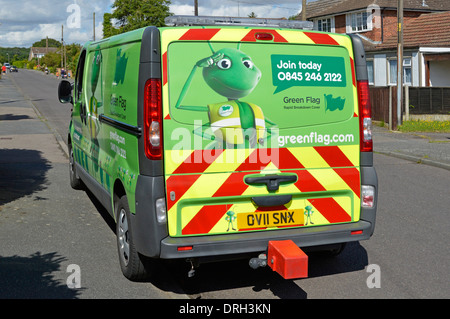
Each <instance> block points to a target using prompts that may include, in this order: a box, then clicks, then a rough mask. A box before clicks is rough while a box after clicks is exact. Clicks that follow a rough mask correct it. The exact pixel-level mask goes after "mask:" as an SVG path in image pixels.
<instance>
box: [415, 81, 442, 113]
mask: <svg viewBox="0 0 450 319" xmlns="http://www.w3.org/2000/svg"><path fill="white" fill-rule="evenodd" d="M409 113H410V114H450V88H448V87H445V88H444V87H426V88H417V87H410V88H409Z"/></svg>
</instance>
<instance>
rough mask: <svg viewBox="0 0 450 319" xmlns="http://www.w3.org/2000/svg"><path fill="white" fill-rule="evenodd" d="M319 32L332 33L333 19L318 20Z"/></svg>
mask: <svg viewBox="0 0 450 319" xmlns="http://www.w3.org/2000/svg"><path fill="white" fill-rule="evenodd" d="M317 30H318V31H324V32H331V18H327V19H319V20H317Z"/></svg>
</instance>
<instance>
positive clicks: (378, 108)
mask: <svg viewBox="0 0 450 319" xmlns="http://www.w3.org/2000/svg"><path fill="white" fill-rule="evenodd" d="M406 90H408V91H406ZM403 97H404V101H405V105H409V114H450V87H420V88H419V87H406V88H405V94H404V95H403ZM370 102H371V104H372V119H373V120H375V121H384V122H385V123H391V121H390V119H392V128H393V129H394V130H395V129H396V128H397V87H396V86H389V87H371V88H370ZM389 110H391V114H389ZM402 112H405V106H404V105H403V106H402Z"/></svg>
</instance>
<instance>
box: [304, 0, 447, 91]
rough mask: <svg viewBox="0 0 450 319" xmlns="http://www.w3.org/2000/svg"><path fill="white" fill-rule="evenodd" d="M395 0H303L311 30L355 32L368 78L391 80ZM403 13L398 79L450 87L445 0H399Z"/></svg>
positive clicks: (384, 82)
mask: <svg viewBox="0 0 450 319" xmlns="http://www.w3.org/2000/svg"><path fill="white" fill-rule="evenodd" d="M397 2H398V1H397V0H316V1H310V2H309V3H307V5H306V15H307V19H308V20H310V21H313V22H314V29H316V30H319V31H326V32H336V33H354V34H357V35H359V36H360V37H361V38H362V40H363V42H364V46H365V49H366V57H367V63H368V71H369V78H370V79H369V80H370V83H371V84H372V85H375V86H388V85H396V82H397V73H396V69H397ZM403 16H404V18H403V22H404V24H403V27H404V29H403V30H404V35H403V39H404V60H403V69H404V71H403V74H404V76H403V77H404V83H405V84H407V85H410V86H416V87H424V86H450V77H449V76H448V74H450V1H449V0H404V11H403ZM299 17H301V14H300V15H299Z"/></svg>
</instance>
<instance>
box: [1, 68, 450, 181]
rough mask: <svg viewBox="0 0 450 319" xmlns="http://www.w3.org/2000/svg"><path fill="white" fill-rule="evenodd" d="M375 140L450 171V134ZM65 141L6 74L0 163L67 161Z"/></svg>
mask: <svg viewBox="0 0 450 319" xmlns="http://www.w3.org/2000/svg"><path fill="white" fill-rule="evenodd" d="M373 139H374V152H375V153H380V154H384V155H389V156H394V157H398V158H402V159H405V160H409V161H413V162H416V163H419V164H426V165H432V166H436V167H440V168H443V169H447V170H450V133H419V132H416V133H401V132H397V131H389V130H388V129H387V128H385V127H380V126H377V125H374V127H373ZM61 141H62V139H61V136H59V135H58V133H57V132H56V130H55V129H53V128H52V127H51V124H50V123H48V121H47V119H45V118H44V117H43V116H42V115H41V114H40V112H39V110H37V109H36V108H35V106H34V105H33V104H32V103H31V102H30V101H29V100H26V99H25V100H24V97H23V95H22V93H21V91H20V90H19V89H18V88H17V87H16V85H15V84H14V82H13V81H12V80H11V77H9V76H8V75H3V78H2V79H0V152H1V153H0V154H3V155H2V156H1V157H0V163H4V162H5V160H6V157H5V156H11V154H12V153H8V154H5V149H23V150H34V151H37V152H39V154H41V155H42V157H43V158H46V159H48V160H49V161H51V162H53V161H56V162H65V161H67V158H66V156H64V155H67V150H66V146H65V145H64V143H63V142H61ZM2 150H3V151H2ZM21 156H22V155H21ZM0 183H1V181H0Z"/></svg>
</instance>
